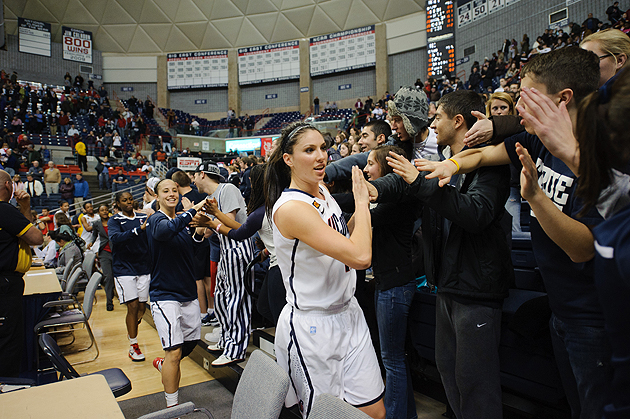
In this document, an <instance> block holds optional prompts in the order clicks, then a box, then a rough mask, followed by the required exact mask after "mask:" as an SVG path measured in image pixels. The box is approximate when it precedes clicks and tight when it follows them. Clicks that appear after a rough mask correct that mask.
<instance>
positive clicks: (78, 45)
mask: <svg viewBox="0 0 630 419" xmlns="http://www.w3.org/2000/svg"><path fill="white" fill-rule="evenodd" d="M61 31H62V34H63V35H62V38H63V59H64V60H70V61H78V62H80V63H88V64H92V32H89V31H83V30H81V29H73V28H68V27H66V26H63V27H62V28H61Z"/></svg>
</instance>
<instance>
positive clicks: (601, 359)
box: [550, 315, 612, 419]
mask: <svg viewBox="0 0 630 419" xmlns="http://www.w3.org/2000/svg"><path fill="white" fill-rule="evenodd" d="M550 329H551V341H552V343H553V351H554V354H555V357H556V363H557V364H558V371H559V372H560V378H561V379H562V386H563V387H564V392H565V394H566V396H567V401H568V402H569V405H570V406H571V417H572V418H573V419H578V418H579V419H595V418H597V419H599V418H601V417H602V412H603V410H604V405H605V403H606V401H607V399H608V396H609V389H610V382H611V380H612V369H611V366H610V357H611V355H612V353H611V348H610V342H609V340H608V336H607V334H606V330H605V329H604V327H603V326H602V327H593V326H582V325H572V324H568V323H566V322H563V321H562V320H560V319H558V318H557V317H556V316H555V315H552V316H551V320H550Z"/></svg>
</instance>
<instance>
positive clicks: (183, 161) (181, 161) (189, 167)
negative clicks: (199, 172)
mask: <svg viewBox="0 0 630 419" xmlns="http://www.w3.org/2000/svg"><path fill="white" fill-rule="evenodd" d="M200 164H201V159H200V158H199V157H178V158H177V168H178V169H181V170H183V171H185V172H186V171H194V170H195V169H196V168H197V166H199V165H200Z"/></svg>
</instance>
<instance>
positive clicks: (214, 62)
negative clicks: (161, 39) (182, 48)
mask: <svg viewBox="0 0 630 419" xmlns="http://www.w3.org/2000/svg"><path fill="white" fill-rule="evenodd" d="M166 63H167V64H166V65H167V70H168V80H167V88H168V89H169V90H175V89H206V88H209V87H226V86H227V85H228V51H227V50H226V49H221V50H215V51H195V52H179V53H176V54H167V55H166Z"/></svg>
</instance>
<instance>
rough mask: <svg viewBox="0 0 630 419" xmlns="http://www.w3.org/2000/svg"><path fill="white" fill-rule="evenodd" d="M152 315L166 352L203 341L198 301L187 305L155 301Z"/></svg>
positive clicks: (177, 302) (152, 306)
mask: <svg viewBox="0 0 630 419" xmlns="http://www.w3.org/2000/svg"><path fill="white" fill-rule="evenodd" d="M151 315H152V316H153V322H154V323H155V328H156V329H157V332H158V335H159V336H160V340H161V341H162V348H163V349H164V350H166V349H173V348H177V347H179V346H181V345H182V344H183V343H184V342H190V341H195V340H199V339H201V317H200V316H199V301H198V300H193V301H189V302H187V303H180V302H179V301H154V302H151Z"/></svg>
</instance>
